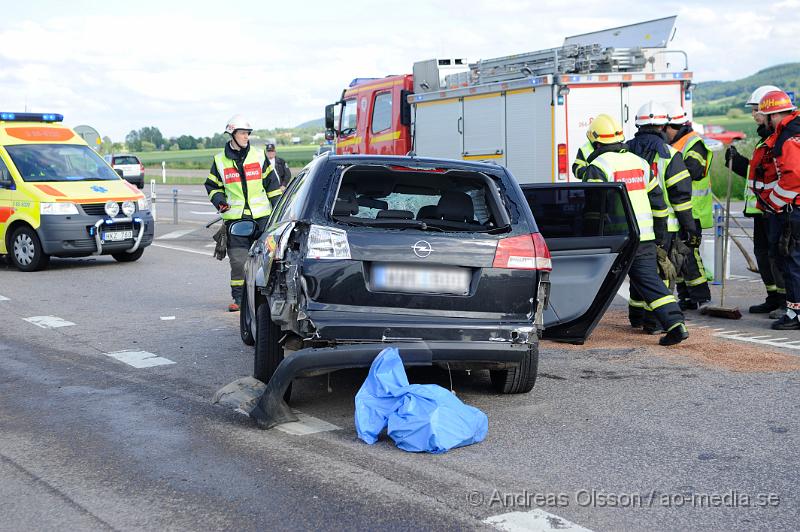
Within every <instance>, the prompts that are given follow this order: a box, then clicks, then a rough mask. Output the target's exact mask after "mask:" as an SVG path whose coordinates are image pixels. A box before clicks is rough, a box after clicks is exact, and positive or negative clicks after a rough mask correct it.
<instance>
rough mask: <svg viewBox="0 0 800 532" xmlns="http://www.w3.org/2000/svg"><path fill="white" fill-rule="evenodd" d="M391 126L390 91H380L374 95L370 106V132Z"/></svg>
mask: <svg viewBox="0 0 800 532" xmlns="http://www.w3.org/2000/svg"><path fill="white" fill-rule="evenodd" d="M390 127H392V93H391V92H382V93H380V94H377V95H376V96H375V105H374V106H373V107H372V132H373V133H378V132H379V131H386V130H387V129H389V128H390Z"/></svg>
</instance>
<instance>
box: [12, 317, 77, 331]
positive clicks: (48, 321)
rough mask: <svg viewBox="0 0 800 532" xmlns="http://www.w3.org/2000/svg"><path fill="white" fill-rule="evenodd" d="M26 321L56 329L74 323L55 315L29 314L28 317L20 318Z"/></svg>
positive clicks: (43, 327)
mask: <svg viewBox="0 0 800 532" xmlns="http://www.w3.org/2000/svg"><path fill="white" fill-rule="evenodd" d="M22 319H23V320H25V321H27V322H28V323H33V324H34V325H36V326H37V327H41V328H42V329H57V328H58V327H69V326H70V325H75V324H74V323H72V322H71V321H67V320H63V319H61V318H59V317H57V316H31V317H30V318H22Z"/></svg>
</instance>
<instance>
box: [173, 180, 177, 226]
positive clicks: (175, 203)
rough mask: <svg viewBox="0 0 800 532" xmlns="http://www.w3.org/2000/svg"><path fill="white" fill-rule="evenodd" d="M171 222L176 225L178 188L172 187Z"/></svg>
mask: <svg viewBox="0 0 800 532" xmlns="http://www.w3.org/2000/svg"><path fill="white" fill-rule="evenodd" d="M172 223H174V224H175V225H178V189H177V188H173V189H172Z"/></svg>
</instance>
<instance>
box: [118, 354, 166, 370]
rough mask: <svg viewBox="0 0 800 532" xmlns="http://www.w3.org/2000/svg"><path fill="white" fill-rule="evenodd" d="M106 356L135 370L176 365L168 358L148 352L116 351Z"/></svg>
mask: <svg viewBox="0 0 800 532" xmlns="http://www.w3.org/2000/svg"><path fill="white" fill-rule="evenodd" d="M106 355H107V356H110V357H111V358H115V359H117V360H119V361H120V362H124V363H126V364H128V365H129V366H133V367H134V368H150V367H153V366H165V365H167V364H174V363H175V362H173V361H172V360H170V359H168V358H162V357H160V356H158V355H154V354H153V353H148V352H147V351H116V352H114V353H106Z"/></svg>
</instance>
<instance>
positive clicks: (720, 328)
mask: <svg viewBox="0 0 800 532" xmlns="http://www.w3.org/2000/svg"><path fill="white" fill-rule="evenodd" d="M724 330H725V327H717V328H716V329H714V331H715V332H716V331H724Z"/></svg>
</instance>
